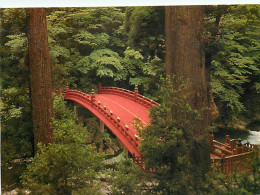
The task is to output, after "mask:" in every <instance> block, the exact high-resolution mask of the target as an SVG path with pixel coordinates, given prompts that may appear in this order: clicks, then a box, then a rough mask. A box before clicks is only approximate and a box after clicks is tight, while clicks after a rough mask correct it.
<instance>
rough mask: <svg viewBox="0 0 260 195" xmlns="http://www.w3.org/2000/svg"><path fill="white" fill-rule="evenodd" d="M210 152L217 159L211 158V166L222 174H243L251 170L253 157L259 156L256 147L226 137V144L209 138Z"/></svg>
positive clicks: (212, 137)
mask: <svg viewBox="0 0 260 195" xmlns="http://www.w3.org/2000/svg"><path fill="white" fill-rule="evenodd" d="M210 144H211V150H212V151H211V152H212V153H213V154H214V155H215V156H217V157H218V158H212V159H211V164H212V165H213V166H215V167H216V168H217V169H218V170H220V171H221V172H222V173H224V174H232V173H235V172H245V171H249V170H250V169H251V164H252V157H253V155H259V149H258V147H257V146H256V145H254V144H250V143H249V142H247V143H245V144H242V143H241V140H230V139H229V135H227V136H226V143H221V142H218V141H216V140H214V135H213V134H212V135H211V136H210Z"/></svg>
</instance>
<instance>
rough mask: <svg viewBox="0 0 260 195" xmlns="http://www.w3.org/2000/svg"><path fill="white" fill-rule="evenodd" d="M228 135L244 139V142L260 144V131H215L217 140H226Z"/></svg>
mask: <svg viewBox="0 0 260 195" xmlns="http://www.w3.org/2000/svg"><path fill="white" fill-rule="evenodd" d="M226 135H229V136H230V139H238V138H241V139H242V143H246V142H250V143H251V144H256V145H260V131H248V132H244V131H221V132H216V133H214V138H215V140H217V141H220V142H225V137H226Z"/></svg>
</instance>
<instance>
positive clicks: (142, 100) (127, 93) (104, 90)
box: [99, 86, 159, 107]
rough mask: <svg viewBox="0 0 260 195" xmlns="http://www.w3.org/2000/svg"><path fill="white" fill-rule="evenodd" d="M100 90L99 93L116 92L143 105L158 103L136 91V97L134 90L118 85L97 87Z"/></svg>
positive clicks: (149, 105)
mask: <svg viewBox="0 0 260 195" xmlns="http://www.w3.org/2000/svg"><path fill="white" fill-rule="evenodd" d="M99 89H100V91H99V93H110V94H117V95H120V96H123V97H127V98H128V99H131V100H134V101H136V102H138V103H140V104H142V105H143V106H145V107H151V106H155V105H159V104H158V103H157V102H155V101H153V100H151V99H149V98H147V97H145V96H142V95H140V94H138V93H136V97H135V92H133V91H130V90H127V89H123V88H119V87H103V86H102V87H100V88H99Z"/></svg>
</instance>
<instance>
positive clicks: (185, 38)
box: [165, 6, 208, 136]
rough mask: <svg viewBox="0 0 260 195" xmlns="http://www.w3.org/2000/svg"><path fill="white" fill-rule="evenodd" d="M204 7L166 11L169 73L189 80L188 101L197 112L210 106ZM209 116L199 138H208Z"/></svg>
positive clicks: (173, 8)
mask: <svg viewBox="0 0 260 195" xmlns="http://www.w3.org/2000/svg"><path fill="white" fill-rule="evenodd" d="M203 23H204V8H203V6H174V7H166V9H165V35H166V74H167V75H172V74H174V75H176V76H177V77H180V76H182V77H184V78H185V79H189V82H188V89H187V93H188V94H189V96H188V101H189V103H190V105H191V106H192V107H193V108H194V109H201V108H203V107H208V97H207V81H206V68H205V54H204V45H203V28H204V25H203ZM207 126H208V116H207V115H205V116H204V120H203V121H200V124H199V126H197V131H196V132H194V133H195V134H196V136H201V135H204V133H205V132H203V131H202V130H203V129H205V128H206V127H207Z"/></svg>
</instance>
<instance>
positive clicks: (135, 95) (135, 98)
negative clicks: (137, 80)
mask: <svg viewBox="0 0 260 195" xmlns="http://www.w3.org/2000/svg"><path fill="white" fill-rule="evenodd" d="M137 94H138V86H137V85H135V90H134V101H135V102H136V100H137Z"/></svg>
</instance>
